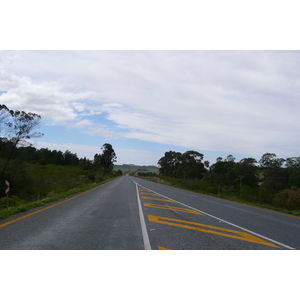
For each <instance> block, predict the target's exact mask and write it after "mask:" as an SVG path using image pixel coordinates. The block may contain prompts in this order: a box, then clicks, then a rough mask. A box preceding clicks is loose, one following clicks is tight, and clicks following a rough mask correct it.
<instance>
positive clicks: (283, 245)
mask: <svg viewBox="0 0 300 300" xmlns="http://www.w3.org/2000/svg"><path fill="white" fill-rule="evenodd" d="M130 179H131V178H130ZM131 180H132V181H133V182H135V184H137V185H139V186H140V187H141V188H145V187H143V186H142V185H140V184H139V183H137V182H136V181H134V180H133V179H131ZM149 190H150V189H149ZM150 191H152V190H150ZM152 192H153V193H156V194H158V195H160V196H161V197H164V198H166V199H169V200H173V201H174V202H176V203H179V204H181V205H183V206H185V207H188V208H190V209H194V210H196V211H198V212H200V213H202V214H204V215H206V216H209V217H211V218H214V219H216V220H219V221H221V222H224V223H226V224H228V225H232V226H234V227H236V228H238V229H241V230H243V231H246V232H248V233H250V234H253V235H255V236H258V237H260V238H262V239H264V240H267V241H270V242H272V243H274V244H277V245H279V246H281V247H283V248H286V249H290V250H295V248H293V247H291V246H288V245H285V244H283V243H280V242H278V241H275V240H273V239H271V238H268V237H266V236H263V235H261V234H258V233H256V232H254V231H251V230H249V229H246V228H244V227H241V226H239V225H236V224H233V223H231V222H228V221H226V220H223V219H221V218H218V217H216V216H214V215H211V214H208V213H206V212H203V211H201V210H199V209H196V208H194V207H191V206H189V205H186V204H184V203H182V202H179V201H177V200H174V199H172V198H169V197H167V196H164V195H162V194H159V193H157V192H155V191H152ZM216 199H217V198H216Z"/></svg>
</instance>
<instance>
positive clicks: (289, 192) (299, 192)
mask: <svg viewBox="0 0 300 300" xmlns="http://www.w3.org/2000/svg"><path fill="white" fill-rule="evenodd" d="M273 205H274V206H277V207H281V208H286V209H289V210H300V188H297V187H295V186H292V188H291V189H285V190H282V191H280V192H279V193H277V194H276V195H275V197H274V199H273Z"/></svg>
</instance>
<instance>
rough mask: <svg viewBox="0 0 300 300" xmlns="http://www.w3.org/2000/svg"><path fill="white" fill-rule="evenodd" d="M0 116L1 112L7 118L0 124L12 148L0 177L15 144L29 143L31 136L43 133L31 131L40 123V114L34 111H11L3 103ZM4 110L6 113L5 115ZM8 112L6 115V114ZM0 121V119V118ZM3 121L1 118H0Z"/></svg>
mask: <svg viewBox="0 0 300 300" xmlns="http://www.w3.org/2000/svg"><path fill="white" fill-rule="evenodd" d="M0 110H1V117H2V118H3V114H2V113H3V112H4V116H5V119H7V118H8V119H9V121H8V122H4V123H2V124H1V125H4V126H3V127H4V128H3V129H2V131H3V135H4V137H6V138H7V140H8V141H9V142H10V143H11V145H12V146H13V147H12V150H11V151H10V153H8V157H7V159H6V162H5V164H4V166H3V168H2V171H1V175H0V178H2V176H3V173H4V171H5V169H6V167H7V164H8V163H9V161H10V159H11V158H12V155H13V153H14V152H15V151H16V149H17V146H19V145H26V144H27V145H28V144H29V145H30V143H28V142H27V140H29V139H31V138H39V137H42V136H43V134H42V133H40V132H33V130H34V129H35V128H36V127H38V126H39V125H40V121H41V116H40V115H38V114H35V113H31V112H29V113H26V112H24V111H19V110H16V111H13V110H9V109H8V108H7V107H6V106H5V105H1V106H0ZM5 111H6V115H5ZM7 113H8V115H7ZM0 121H1V119H0ZM2 121H3V119H2Z"/></svg>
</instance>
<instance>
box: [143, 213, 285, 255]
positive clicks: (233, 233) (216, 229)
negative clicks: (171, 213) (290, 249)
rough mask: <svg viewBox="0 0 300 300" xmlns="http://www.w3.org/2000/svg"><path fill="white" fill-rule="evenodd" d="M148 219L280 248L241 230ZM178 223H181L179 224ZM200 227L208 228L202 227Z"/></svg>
mask: <svg viewBox="0 0 300 300" xmlns="http://www.w3.org/2000/svg"><path fill="white" fill-rule="evenodd" d="M148 219H149V221H151V222H155V223H160V224H165V225H171V226H177V227H182V228H186V229H192V230H196V231H202V232H206V233H211V234H217V235H222V236H226V237H230V238H234V239H239V240H243V241H247V242H251V243H257V244H262V245H265V246H270V247H275V248H279V249H280V247H278V246H276V245H274V244H271V243H269V242H267V241H264V240H262V239H260V238H257V237H255V236H253V235H250V234H248V233H245V232H241V231H236V230H230V229H224V228H220V227H215V226H210V225H205V224H200V223H195V222H189V221H182V220H178V219H172V218H165V217H158V216H152V215H148ZM170 221H171V222H170ZM179 223H183V224H179ZM191 225H192V226H191ZM201 227H204V228H209V229H203V228H201ZM220 231H221V232H220ZM224 232H225V233H224Z"/></svg>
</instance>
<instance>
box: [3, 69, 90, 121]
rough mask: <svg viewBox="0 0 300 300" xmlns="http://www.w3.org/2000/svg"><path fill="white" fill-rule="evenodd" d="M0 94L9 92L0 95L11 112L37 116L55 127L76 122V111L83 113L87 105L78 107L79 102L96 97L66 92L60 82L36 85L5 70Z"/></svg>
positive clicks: (83, 93)
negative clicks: (26, 112) (21, 111)
mask: <svg viewBox="0 0 300 300" xmlns="http://www.w3.org/2000/svg"><path fill="white" fill-rule="evenodd" d="M0 90H2V91H7V92H6V93H4V94H1V95H0V101H1V102H2V103H6V104H7V105H8V107H9V108H10V109H14V110H17V109H19V110H20V108H21V110H26V111H30V112H35V113H38V114H40V115H42V116H43V118H45V119H48V120H50V121H51V123H52V124H58V123H64V124H66V123H67V122H69V121H74V120H76V118H77V116H78V114H77V111H80V112H81V111H83V110H84V105H82V104H78V103H77V100H79V99H88V98H92V97H93V96H94V93H93V92H82V93H73V92H65V91H63V87H62V86H61V84H60V83H59V82H41V83H39V84H36V83H33V82H32V80H31V78H29V77H25V76H22V77H21V76H17V75H15V74H12V73H9V72H7V71H5V70H4V69H2V70H0Z"/></svg>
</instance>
